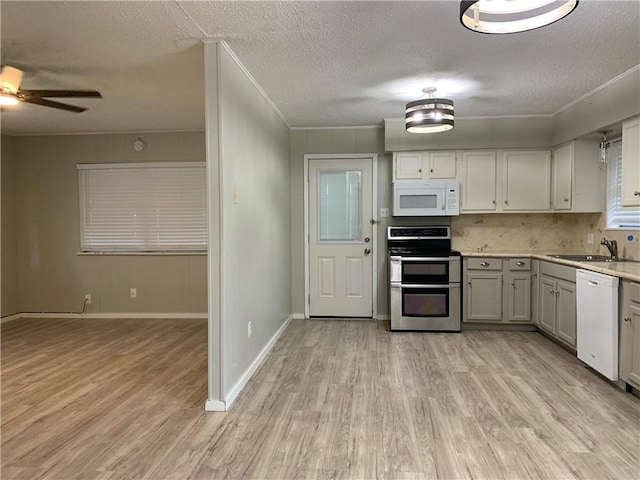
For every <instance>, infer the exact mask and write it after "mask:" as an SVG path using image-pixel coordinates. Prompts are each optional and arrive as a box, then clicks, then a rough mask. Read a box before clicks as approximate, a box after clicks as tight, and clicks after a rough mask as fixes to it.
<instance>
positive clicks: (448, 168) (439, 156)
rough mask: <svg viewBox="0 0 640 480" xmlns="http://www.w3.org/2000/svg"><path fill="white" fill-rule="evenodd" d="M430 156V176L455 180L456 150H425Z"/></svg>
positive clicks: (431, 177)
mask: <svg viewBox="0 0 640 480" xmlns="http://www.w3.org/2000/svg"><path fill="white" fill-rule="evenodd" d="M427 153H428V158H429V172H428V174H429V178H430V179H446V180H453V179H455V178H456V152H450V151H442V152H425V157H423V161H424V159H425V158H426V157H427V155H426V154H427Z"/></svg>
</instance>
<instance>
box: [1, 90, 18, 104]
mask: <svg viewBox="0 0 640 480" xmlns="http://www.w3.org/2000/svg"><path fill="white" fill-rule="evenodd" d="M17 104H18V97H17V96H16V95H13V94H12V93H2V94H0V106H3V107H10V106H12V105H17Z"/></svg>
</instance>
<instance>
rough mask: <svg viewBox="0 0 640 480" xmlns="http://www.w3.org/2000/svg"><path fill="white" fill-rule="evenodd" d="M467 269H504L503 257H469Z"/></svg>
mask: <svg viewBox="0 0 640 480" xmlns="http://www.w3.org/2000/svg"><path fill="white" fill-rule="evenodd" d="M467 270H502V259H501V258H467Z"/></svg>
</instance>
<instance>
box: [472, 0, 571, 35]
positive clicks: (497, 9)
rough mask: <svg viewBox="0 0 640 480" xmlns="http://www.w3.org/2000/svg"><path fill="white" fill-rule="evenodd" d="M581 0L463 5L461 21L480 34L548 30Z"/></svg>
mask: <svg viewBox="0 0 640 480" xmlns="http://www.w3.org/2000/svg"><path fill="white" fill-rule="evenodd" d="M577 6H578V0H561V1H557V0H478V1H462V2H460V22H461V23H462V25H464V26H465V27H466V28H468V29H469V30H473V31H474V32H480V33H494V34H503V33H517V32H526V31H528V30H534V29H536V28H540V27H544V26H545V25H549V24H551V23H554V22H557V21H558V20H560V19H562V18H564V17H566V16H567V15H569V14H570V13H571V12H573V10H575V8H576V7H577Z"/></svg>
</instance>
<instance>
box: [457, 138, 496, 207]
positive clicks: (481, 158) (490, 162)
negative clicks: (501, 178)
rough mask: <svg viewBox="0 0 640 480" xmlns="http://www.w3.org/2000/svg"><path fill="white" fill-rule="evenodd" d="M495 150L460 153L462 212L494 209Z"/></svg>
mask: <svg viewBox="0 0 640 480" xmlns="http://www.w3.org/2000/svg"><path fill="white" fill-rule="evenodd" d="M496 175H497V161H496V152H495V151H493V150H491V151H468V152H467V151H465V152H462V153H461V155H460V190H461V195H460V196H461V205H460V211H461V212H462V213H465V212H468V213H473V212H494V211H495V210H496Z"/></svg>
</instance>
